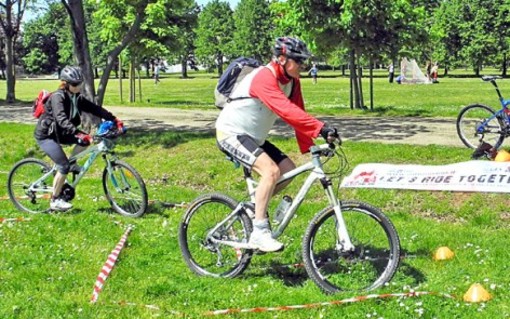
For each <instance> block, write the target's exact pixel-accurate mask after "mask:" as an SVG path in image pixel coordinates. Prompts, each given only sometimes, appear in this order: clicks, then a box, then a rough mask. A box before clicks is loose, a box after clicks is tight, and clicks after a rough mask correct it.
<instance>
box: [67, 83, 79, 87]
mask: <svg viewBox="0 0 510 319" xmlns="http://www.w3.org/2000/svg"><path fill="white" fill-rule="evenodd" d="M69 86H74V87H77V86H81V83H69Z"/></svg>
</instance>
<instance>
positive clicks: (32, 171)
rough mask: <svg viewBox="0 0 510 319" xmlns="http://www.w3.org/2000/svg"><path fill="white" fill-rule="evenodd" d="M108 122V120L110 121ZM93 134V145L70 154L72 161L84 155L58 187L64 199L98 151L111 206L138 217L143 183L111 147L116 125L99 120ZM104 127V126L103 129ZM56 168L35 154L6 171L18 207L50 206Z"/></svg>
mask: <svg viewBox="0 0 510 319" xmlns="http://www.w3.org/2000/svg"><path fill="white" fill-rule="evenodd" d="M110 123H112V122H110ZM102 125H104V126H102V127H100V128H99V129H98V131H97V132H98V133H97V134H96V135H95V137H94V142H95V145H93V146H91V147H89V148H88V149H86V150H84V151H83V152H81V153H79V154H76V155H75V156H73V157H71V158H70V159H69V161H70V162H71V163H76V162H77V161H78V160H80V159H83V158H86V157H87V160H86V161H85V164H84V165H83V167H82V169H81V171H80V172H79V173H78V174H76V173H73V174H72V176H70V177H69V178H68V180H67V181H66V183H65V184H64V186H63V188H62V194H63V196H64V197H65V199H66V201H70V200H72V199H73V198H74V197H75V190H76V187H77V186H78V183H79V182H80V181H81V179H82V178H83V176H84V175H85V174H86V173H87V172H88V170H89V168H90V167H91V165H92V163H93V162H94V161H95V160H96V158H97V157H98V155H100V154H101V155H102V158H103V160H104V161H105V168H104V170H103V175H102V183H103V189H104V193H105V195H106V198H107V199H108V201H109V203H110V205H111V207H112V208H113V210H114V211H115V212H117V213H119V214H121V215H124V216H129V217H140V216H142V215H143V214H144V213H145V211H146V210H147V205H148V198H147V189H146V187H145V183H144V181H143V179H142V177H141V176H140V174H139V173H138V172H137V171H136V170H135V169H134V168H133V167H132V166H131V165H129V164H127V163H126V162H123V161H121V160H119V159H118V157H117V156H116V155H115V153H114V151H113V149H114V147H115V143H114V139H115V138H116V137H118V136H119V132H118V130H117V128H116V127H115V126H114V125H113V123H112V124H111V125H108V122H103V124H102ZM105 127H108V128H107V129H105ZM56 171H57V168H56V166H55V165H53V167H52V166H50V165H49V164H48V163H46V162H44V161H42V160H40V159H37V158H26V159H23V160H21V161H19V162H17V163H16V164H15V165H14V167H13V168H12V169H11V171H10V172H9V177H8V179H7V190H8V192H9V198H10V199H11V201H12V202H13V203H14V205H15V206H16V207H17V208H18V209H19V210H21V211H25V212H28V213H42V212H47V211H49V210H50V208H49V204H50V201H49V200H50V198H51V194H52V192H53V187H52V185H53V177H54V175H55V173H56Z"/></svg>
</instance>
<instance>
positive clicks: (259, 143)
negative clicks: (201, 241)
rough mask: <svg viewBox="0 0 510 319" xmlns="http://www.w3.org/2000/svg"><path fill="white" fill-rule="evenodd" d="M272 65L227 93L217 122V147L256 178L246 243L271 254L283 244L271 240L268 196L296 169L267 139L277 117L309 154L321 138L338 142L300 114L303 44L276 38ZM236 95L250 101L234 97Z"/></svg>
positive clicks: (332, 130) (326, 128)
mask: <svg viewBox="0 0 510 319" xmlns="http://www.w3.org/2000/svg"><path fill="white" fill-rule="evenodd" d="M273 53H274V57H273V59H272V61H271V62H269V63H268V64H267V65H265V66H261V67H259V68H257V69H256V70H254V71H253V72H251V73H249V74H248V75H246V77H245V78H243V80H242V81H241V82H240V83H239V85H238V86H237V87H236V89H235V90H234V92H232V94H231V100H230V102H228V104H227V105H226V106H225V108H224V109H223V110H222V111H221V113H220V115H219V117H218V119H217V121H216V138H217V141H218V147H219V148H220V150H222V151H223V152H225V153H227V154H229V155H230V156H232V157H233V158H234V159H235V160H237V161H239V162H240V163H241V164H242V165H243V166H245V167H247V168H249V169H251V170H253V171H255V172H257V174H259V175H260V180H259V184H258V186H257V190H256V192H255V219H254V221H253V232H252V234H251V236H250V241H249V245H250V246H251V247H252V248H253V249H258V250H260V251H264V252H273V251H279V250H281V249H283V244H282V243H281V242H279V241H277V240H275V239H273V238H272V237H271V230H270V224H269V219H268V216H267V213H266V212H267V207H268V203H269V200H270V198H271V196H273V195H274V194H276V193H278V192H279V191H280V190H282V189H283V188H284V187H285V186H287V184H280V185H278V187H276V182H277V180H278V178H279V177H280V176H281V175H283V174H285V173H286V172H288V171H290V170H292V169H294V168H295V167H296V166H295V164H294V162H293V161H292V160H291V159H289V158H288V157H287V155H285V154H284V153H283V152H282V151H281V150H279V149H278V148H277V147H276V146H275V145H273V144H272V143H271V142H269V141H267V140H266V138H267V136H268V134H269V131H270V129H271V128H272V126H273V125H274V123H275V121H276V119H277V118H278V117H280V118H281V119H282V120H284V121H285V122H286V123H287V124H289V125H290V126H292V127H293V128H294V130H295V134H296V139H297V142H298V145H299V149H300V150H301V152H302V153H306V152H308V151H309V149H310V147H311V146H312V145H313V140H312V139H314V138H317V137H318V136H319V135H321V136H322V137H324V138H325V139H326V141H327V142H329V143H332V142H333V141H334V140H335V139H336V138H338V133H337V130H336V129H335V128H332V127H329V126H327V125H326V124H325V123H323V122H321V121H319V120H318V119H316V118H314V117H313V116H311V115H309V114H308V113H307V112H306V111H305V110H304V101H303V96H302V92H301V84H300V80H299V77H300V74H299V72H300V69H301V67H302V66H303V63H304V62H305V61H306V60H307V59H308V58H310V56H311V54H310V52H309V51H308V48H307V46H306V44H305V43H304V42H302V41H301V40H299V39H296V38H291V37H281V38H278V39H276V43H275V45H274V48H273ZM236 96H242V97H246V96H248V97H250V98H246V99H245V98H243V99H237V100H236V99H235V97H236Z"/></svg>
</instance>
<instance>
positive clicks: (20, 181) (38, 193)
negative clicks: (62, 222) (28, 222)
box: [7, 158, 53, 214]
mask: <svg viewBox="0 0 510 319" xmlns="http://www.w3.org/2000/svg"><path fill="white" fill-rule="evenodd" d="M50 170H51V167H50V165H48V164H47V163H45V162H43V161H41V160H40V159H37V158H27V159H24V160H21V161H19V162H18V163H16V164H15V165H14V167H13V168H12V169H11V171H10V172H9V177H8V178H7V191H8V193H9V198H10V199H11V201H12V202H13V204H14V206H16V208H17V209H19V210H21V211H24V212H28V213H34V214H35V213H43V212H46V211H49V208H50V205H49V204H50V199H51V194H52V190H53V187H52V185H53V175H50V176H48V178H47V179H45V180H41V181H39V183H38V184H37V185H34V183H35V182H36V181H37V180H38V179H39V178H41V177H42V176H43V175H44V174H46V173H48V172H49V171H50Z"/></svg>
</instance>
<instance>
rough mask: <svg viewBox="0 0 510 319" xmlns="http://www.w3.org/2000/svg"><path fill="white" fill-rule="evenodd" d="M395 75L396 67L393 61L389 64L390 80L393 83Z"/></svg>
mask: <svg viewBox="0 0 510 319" xmlns="http://www.w3.org/2000/svg"><path fill="white" fill-rule="evenodd" d="M394 76H395V68H394V67H393V62H390V65H389V66H388V81H389V82H390V83H393V77H394Z"/></svg>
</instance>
